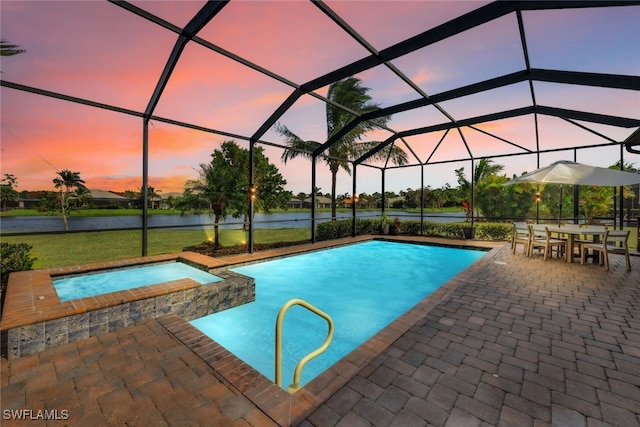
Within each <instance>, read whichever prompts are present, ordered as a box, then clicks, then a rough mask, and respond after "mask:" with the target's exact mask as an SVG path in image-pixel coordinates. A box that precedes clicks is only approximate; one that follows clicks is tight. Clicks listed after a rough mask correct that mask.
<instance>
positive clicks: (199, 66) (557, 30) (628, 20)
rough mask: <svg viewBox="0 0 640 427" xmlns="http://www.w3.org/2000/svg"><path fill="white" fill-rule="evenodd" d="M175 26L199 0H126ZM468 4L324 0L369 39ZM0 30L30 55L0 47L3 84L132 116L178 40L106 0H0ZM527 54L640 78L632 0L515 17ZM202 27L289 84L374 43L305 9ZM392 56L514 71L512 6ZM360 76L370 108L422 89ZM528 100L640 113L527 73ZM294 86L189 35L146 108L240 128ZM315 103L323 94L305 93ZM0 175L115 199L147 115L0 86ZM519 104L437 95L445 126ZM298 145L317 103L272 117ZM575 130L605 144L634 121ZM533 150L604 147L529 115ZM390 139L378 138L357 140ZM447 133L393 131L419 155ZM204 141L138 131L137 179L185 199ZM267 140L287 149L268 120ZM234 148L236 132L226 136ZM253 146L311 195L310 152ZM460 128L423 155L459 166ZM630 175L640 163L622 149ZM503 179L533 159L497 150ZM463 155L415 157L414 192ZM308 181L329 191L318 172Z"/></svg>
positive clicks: (475, 141)
mask: <svg viewBox="0 0 640 427" xmlns="http://www.w3.org/2000/svg"><path fill="white" fill-rule="evenodd" d="M131 3H132V4H134V5H136V6H138V7H140V8H142V9H145V10H147V11H149V12H150V13H152V14H154V15H157V16H159V17H161V18H163V19H165V20H167V21H169V22H170V23H172V24H174V25H176V26H180V27H182V26H184V25H185V24H186V23H187V22H188V21H189V20H190V19H191V17H192V16H193V15H194V14H195V13H196V12H197V11H198V10H199V9H200V8H201V7H202V5H203V4H204V2H203V1H132V2H131ZM486 3H487V2H479V1H407V2H404V1H369V2H365V1H327V2H326V4H327V5H328V6H329V7H330V8H331V9H332V10H334V11H335V12H336V13H338V14H339V15H340V16H341V17H342V19H344V21H346V22H347V23H348V24H349V25H350V26H351V27H352V28H353V29H355V31H357V32H358V33H359V34H360V35H361V36H362V37H363V38H364V39H366V40H367V41H368V42H369V43H370V44H371V45H372V46H373V47H374V48H375V49H377V50H382V49H384V48H386V47H389V46H391V45H393V44H395V43H398V42H400V41H402V40H404V39H406V38H408V37H411V36H413V35H416V34H419V33H421V32H423V31H425V30H427V29H429V28H432V27H434V26H437V25H439V24H442V23H444V22H447V21H449V20H451V19H453V18H455V17H457V16H460V15H461V14H464V13H467V12H469V11H472V10H474V9H476V8H478V7H481V6H483V5H484V4H486ZM0 8H1V10H0V14H1V15H0V19H1V22H0V24H1V25H0V27H1V37H2V39H5V40H8V41H9V42H11V43H14V44H18V45H19V46H20V47H21V48H23V49H25V50H26V52H25V53H23V54H20V55H17V56H12V57H3V58H2V63H1V64H0V65H1V71H2V74H1V75H0V78H1V79H3V80H6V81H8V82H12V83H19V84H24V85H28V86H32V87H35V88H38V89H45V90H50V91H53V92H58V93H62V94H66V95H71V96H76V97H80V98H84V99H88V100H91V101H95V102H100V103H105V104H109V105H113V106H118V107H122V108H126V109H130V110H135V111H138V112H142V111H144V110H145V108H146V106H147V104H148V102H149V99H150V97H151V94H152V93H153V90H154V88H155V86H156V84H157V82H158V79H159V77H160V74H161V72H162V69H163V67H164V64H165V63H166V61H167V58H168V57H169V54H170V52H171V49H172V48H173V45H174V43H175V41H176V38H177V36H176V34H175V33H173V32H171V31H168V30H166V29H164V28H162V27H160V26H157V25H155V24H152V23H150V22H148V21H146V20H144V19H142V18H139V17H137V16H135V15H134V14H132V13H130V12H128V11H126V10H124V9H122V8H120V7H119V6H116V5H114V4H111V3H108V2H103V1H11V0H2V2H1V3H0ZM523 20H524V26H525V35H526V39H527V47H528V51H529V55H530V58H531V66H532V67H534V68H547V69H556V70H568V71H583V72H596V73H610V74H624V75H635V76H638V75H640V6H631V7H629V6H625V7H612V8H597V9H578V10H558V11H525V12H523ZM198 36H199V37H201V38H203V39H205V40H208V41H209V42H211V43H213V44H215V45H217V46H219V47H220V48H222V49H225V50H227V51H229V52H231V53H233V54H235V55H239V56H241V57H243V58H245V59H246V60H248V61H250V62H252V63H253V64H256V65H258V66H260V67H263V68H265V69H268V70H270V71H271V72H273V73H275V74H277V75H279V76H281V77H283V78H284V79H286V80H289V81H291V82H293V83H295V84H304V83H306V82H308V81H310V80H312V79H314V78H316V77H319V76H321V75H323V74H326V73H327V72H329V71H332V70H334V69H336V68H339V67H341V66H344V65H346V64H349V63H352V62H354V61H356V60H358V59H361V58H363V57H366V56H368V55H369V53H368V52H367V51H366V50H365V49H364V48H363V47H362V46H360V45H359V44H358V43H357V42H355V41H354V40H353V39H351V38H350V37H349V36H347V35H346V33H345V32H344V31H343V30H341V29H340V28H339V27H338V26H337V25H336V24H335V23H333V22H332V21H331V20H330V19H329V18H328V17H327V16H326V15H324V14H323V13H322V12H321V11H320V10H319V9H318V8H317V7H315V6H314V5H313V4H311V3H310V2H307V1H301V0H300V1H269V0H265V1H244V0H232V1H231V2H230V3H229V4H228V5H227V6H225V7H224V8H223V10H222V11H221V12H220V13H219V14H218V16H216V17H215V18H214V19H213V20H212V21H211V22H210V23H209V24H208V25H207V26H206V27H205V28H204V29H203V30H202V31H201V32H200V33H199V34H198ZM392 62H393V64H394V65H395V66H396V67H397V68H398V69H400V70H401V71H402V72H403V73H404V74H405V75H406V76H408V77H409V78H411V79H412V80H413V81H414V82H415V83H416V84H417V85H419V86H420V88H421V89H422V90H423V91H425V92H426V93H427V94H429V95H434V94H438V93H441V92H444V91H447V90H451V89H454V88H457V87H461V86H464V85H468V84H471V83H475V82H479V81H483V80H486V79H489V78H494V77H498V76H501V75H504V74H507V73H511V72H515V71H520V70H523V69H525V67H526V65H525V61H524V56H523V53H522V45H521V42H520V37H519V33H518V26H517V18H516V15H515V13H511V14H508V15H506V16H504V17H502V18H499V19H496V20H494V21H492V22H489V23H487V24H485V25H482V26H480V27H477V28H475V29H473V30H471V31H467V32H465V33H463V34H459V35H457V36H454V37H452V38H450V39H447V40H445V41H443V42H439V43H435V44H433V45H430V46H428V47H425V48H423V49H420V50H418V51H416V52H413V53H411V54H409V55H406V56H403V57H400V58H398V59H396V60H394V61H392ZM356 77H358V78H360V79H362V81H363V85H364V86H366V87H369V88H371V91H370V92H369V93H370V95H371V96H372V98H373V99H374V101H376V102H378V103H380V104H381V105H382V106H383V107H384V106H390V105H394V104H397V103H399V102H405V101H410V100H414V99H418V98H420V95H419V94H418V93H417V92H416V91H414V90H413V89H412V88H411V87H409V86H408V85H407V84H406V83H404V82H403V81H402V80H401V79H400V78H398V77H397V76H396V75H395V74H393V73H392V72H391V71H390V70H389V69H388V68H386V67H384V66H380V67H375V68H372V69H370V70H367V71H365V72H363V73H362V74H360V75H357V76H356ZM534 89H535V91H536V100H537V103H538V104H539V105H544V106H553V107H560V108H568V109H575V110H581V111H587V112H593V113H601V114H608V115H616V116H622V117H627V118H635V119H638V118H640V95H639V94H638V92H637V91H628V90H612V89H602V88H594V87H580V86H571V85H559V84H552V83H540V82H535V83H534ZM292 91H293V89H292V88H291V87H290V86H288V85H287V84H285V83H281V82H279V81H277V80H274V79H272V78H270V77H267V76H265V75H263V74H261V73H259V72H257V71H254V70H252V69H251V68H248V67H246V66H244V65H242V64H240V63H238V62H236V61H234V60H232V59H229V58H226V57H225V56H223V55H220V54H218V53H215V52H213V51H211V50H208V49H206V48H204V47H202V46H200V45H198V44H196V43H189V44H188V45H187V47H186V48H185V50H184V52H183V54H182V57H181V59H180V61H179V63H178V65H177V67H176V68H175V70H174V73H173V75H172V77H171V79H170V81H169V83H168V85H167V87H166V89H165V91H164V94H163V96H162V98H161V99H160V102H159V103H158V106H157V108H156V110H155V112H154V114H155V115H157V116H160V117H165V118H171V119H175V120H179V121H183V122H187V123H190V124H195V125H200V126H203V127H207V128H211V129H216V130H220V131H224V132H228V133H231V134H234V135H240V136H244V137H249V136H251V135H253V134H254V133H255V132H256V130H257V129H258V128H260V126H261V125H262V124H263V123H264V122H265V120H267V118H268V117H269V116H270V115H271V114H272V112H273V111H274V110H276V109H277V108H278V107H279V106H280V104H281V103H282V102H283V101H284V100H285V99H286V98H287V97H288V96H289V95H290V94H291V93H292ZM318 93H319V94H320V95H322V96H325V95H326V93H327V88H323V89H321V90H319V91H318ZM0 97H1V98H0V102H1V130H2V134H1V143H2V152H1V153H0V154H1V156H2V157H1V162H2V163H1V169H2V173H3V174H5V173H11V174H13V175H15V176H16V177H17V178H18V189H19V190H52V189H53V184H52V179H53V178H55V176H56V171H59V170H62V169H71V170H73V171H77V172H80V174H81V177H82V178H83V179H84V180H85V181H86V184H87V186H88V187H89V188H93V189H103V190H113V191H123V190H135V189H139V188H140V187H141V184H142V182H141V174H142V172H141V170H142V129H143V126H142V119H140V118H138V117H133V116H128V115H124V114H120V113H115V112H110V111H106V110H101V109H96V108H91V107H87V106H83V105H79V104H74V103H70V102H65V101H61V100H56V99H51V98H46V97H43V96H40V95H35V94H29V93H26V92H22V91H18V90H15V89H12V88H7V87H2V88H1V89H0ZM531 104H532V101H531V96H530V92H529V85H528V83H520V84H515V85H511V86H508V87H505V88H502V89H499V90H495V91H491V92H490V93H480V94H477V95H473V96H468V97H465V98H461V99H457V100H455V101H450V102H443V103H442V104H440V106H441V107H442V108H443V109H444V110H446V112H447V113H448V114H450V115H451V116H452V117H453V118H455V119H456V120H459V119H465V118H470V117H475V116H479V115H484V114H488V113H492V112H496V111H503V110H508V109H512V108H518V107H525V106H529V105H531ZM279 121H280V123H282V124H284V125H286V126H288V127H289V128H290V129H291V130H292V131H294V132H295V133H297V134H298V135H299V136H300V137H302V138H304V139H309V140H316V141H321V142H323V141H325V140H326V122H325V107H324V103H323V102H322V101H320V100H318V99H316V98H314V97H312V96H309V95H307V96H303V97H302V98H301V99H300V100H299V101H298V102H297V103H296V104H295V105H294V106H293V107H292V108H290V109H289V110H288V111H287V112H286V113H285V114H284V115H283V116H282V117H281V119H280V120H279ZM447 121H448V119H447V118H446V117H445V116H444V115H443V114H442V113H441V112H439V111H438V110H437V109H435V108H434V107H432V106H431V107H425V108H421V109H417V110H414V111H410V112H405V113H400V114H397V115H394V116H393V118H392V120H391V121H390V123H389V127H390V128H391V129H393V130H395V131H402V130H406V129H412V128H417V127H423V126H429V125H434V124H440V123H446V122H447ZM580 124H582V125H584V126H587V127H588V128H589V129H591V130H592V131H594V132H598V133H601V134H603V135H604V136H606V137H609V138H612V139H614V140H617V141H622V140H624V139H626V138H627V137H628V136H629V135H630V134H631V133H632V132H633V131H634V130H635V129H624V128H616V127H611V126H604V125H596V124H592V123H583V122H580ZM539 125H540V135H539V138H540V147H541V149H551V148H560V147H571V146H574V145H577V146H585V145H591V144H601V143H606V142H608V141H607V140H606V139H604V138H601V137H599V136H598V135H596V134H595V133H592V132H589V131H587V130H584V129H581V128H580V127H578V126H575V125H573V124H571V123H568V122H566V121H564V120H561V119H559V118H554V117H547V116H539ZM478 128H480V129H482V130H483V131H486V132H489V133H491V134H494V135H496V136H499V137H500V138H502V139H504V140H507V141H509V142H512V143H514V144H517V145H520V146H522V147H526V148H529V149H535V143H536V140H535V128H534V118H533V116H522V117H518V118H514V119H507V120H500V121H494V122H491V123H485V124H483V125H479V126H478ZM389 135H390V133H389V132H387V131H378V132H374V133H371V134H369V135H368V136H367V139H368V140H383V139H386V138H387V137H388V136H389ZM443 135H444V132H437V133H431V134H426V135H419V136H414V137H409V138H406V141H407V142H408V143H409V145H410V146H411V148H412V149H413V151H414V152H415V153H416V155H417V156H418V158H419V160H416V159H415V158H413V156H412V155H410V160H411V162H412V163H414V164H417V163H418V161H421V162H425V161H426V160H427V159H428V158H429V157H430V156H431V154H432V152H433V150H434V149H435V147H436V146H437V144H438V143H439V141H440V139H441V138H442V137H443ZM463 135H464V137H465V139H466V141H467V143H468V144H469V146H470V148H471V150H472V153H473V155H474V156H487V155H498V154H503V153H516V152H519V151H521V150H520V149H518V148H516V147H513V146H512V145H509V144H507V143H505V142H503V141H501V140H499V139H495V138H492V137H489V136H487V135H485V134H483V133H481V132H478V131H476V130H473V129H470V128H464V129H463ZM226 139H231V138H228V137H225V136H222V135H217V134H211V133H206V132H201V131H196V130H190V129H185V128H182V127H179V126H174V125H170V124H166V123H163V122H159V121H153V122H152V124H151V126H150V137H149V141H150V156H149V185H151V186H153V187H155V188H156V189H159V190H161V191H162V192H163V193H169V192H175V191H177V192H182V190H183V187H184V183H185V181H186V180H188V179H193V178H195V177H196V176H197V169H198V165H199V164H200V163H205V162H208V161H209V160H210V154H211V153H212V152H213V150H214V149H216V148H218V147H219V146H220V144H221V143H222V142H223V141H224V140H226ZM261 139H262V140H263V141H267V142H272V143H276V144H282V143H283V140H282V138H281V137H280V136H279V135H278V134H277V133H275V132H274V131H273V130H271V131H269V132H267V133H266V134H265V135H264V136H263V137H262V138H261ZM236 142H237V143H239V144H240V145H241V146H244V147H247V146H248V144H247V143H246V141H244V140H241V139H236ZM265 151H266V154H267V155H268V156H269V158H270V160H271V162H272V163H274V164H276V166H278V168H279V169H280V171H281V173H282V174H283V175H284V177H285V179H287V181H288V185H287V189H289V190H291V191H293V192H294V194H295V193H298V192H307V193H308V192H310V191H311V174H310V170H311V167H310V162H309V161H308V160H306V159H302V158H300V159H295V160H293V161H290V162H289V163H287V164H286V165H285V164H284V163H282V162H281V160H280V156H281V154H282V150H281V149H279V148H276V147H271V146H267V145H265ZM467 157H468V153H467V151H466V149H465V147H464V143H463V141H462V139H461V137H460V135H459V134H458V133H457V132H454V131H452V132H450V133H449V134H448V135H447V137H446V138H445V139H444V140H443V142H442V144H441V145H440V146H439V148H438V149H437V150H436V151H435V153H433V156H432V157H431V161H432V162H438V161H444V160H454V159H458V158H467ZM560 159H567V160H574V153H573V151H567V152H556V153H551V154H543V155H541V157H540V166H546V165H547V164H549V163H551V162H553V161H556V160H560ZM576 159H577V161H579V162H582V163H588V164H593V165H597V166H609V165H611V164H613V163H615V162H616V161H617V160H619V159H620V150H619V148H617V147H613V148H612V147H608V148H598V149H590V150H578V151H577V155H576ZM625 161H628V162H631V163H635V165H636V166H637V167H640V156H638V155H632V154H629V153H626V152H625ZM495 162H496V163H499V164H503V165H505V166H506V169H505V173H507V174H508V175H512V174H518V175H519V174H521V173H522V172H524V171H531V170H533V169H535V168H536V167H537V165H536V156H535V155H527V156H517V157H512V158H506V157H503V158H497V159H495ZM462 166H464V167H465V170H466V171H469V169H470V166H471V163H470V162H469V161H466V162H456V163H445V164H439V165H427V167H425V185H430V186H432V187H440V186H442V185H444V184H445V183H449V184H451V185H452V186H455V185H456V181H455V175H454V172H453V171H454V169H456V168H459V167H462ZM318 174H319V175H318V186H319V187H320V188H321V190H322V191H323V192H329V191H330V179H329V178H330V175H329V173H328V170H327V168H326V167H324V166H321V167H320V168H319V169H318ZM357 178H358V189H359V192H367V193H372V192H375V191H380V181H381V174H380V172H379V171H378V170H377V169H372V168H366V167H361V168H359V169H358V174H357ZM338 179H339V184H338V193H339V194H343V193H351V178H350V177H349V176H348V175H347V174H346V173H345V172H340V174H339V175H338ZM386 185H387V190H392V191H399V190H403V189H407V188H414V189H415V188H419V187H420V167H412V168H406V169H402V170H400V169H393V170H391V171H389V172H387V178H386Z"/></svg>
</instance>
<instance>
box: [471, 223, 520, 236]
mask: <svg viewBox="0 0 640 427" xmlns="http://www.w3.org/2000/svg"><path fill="white" fill-rule="evenodd" d="M476 228H477V230H476V231H477V233H476V236H477V238H479V239H482V240H509V239H510V238H511V229H512V225H511V224H505V223H500V222H493V223H492V222H487V223H479V224H478V225H477V227H476Z"/></svg>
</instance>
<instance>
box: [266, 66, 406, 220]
mask: <svg viewBox="0 0 640 427" xmlns="http://www.w3.org/2000/svg"><path fill="white" fill-rule="evenodd" d="M368 91H369V88H367V87H364V86H362V85H361V81H360V79H358V78H355V77H347V78H346V79H343V80H338V81H337V82H335V83H333V84H331V85H330V86H329V92H328V94H327V98H328V99H329V101H332V102H333V103H336V104H338V105H341V106H343V107H346V108H347V109H349V110H351V111H354V112H356V113H359V114H365V113H369V112H372V111H376V110H379V109H380V106H379V104H376V103H373V102H372V101H371V97H370V96H369V95H368V94H367V92H368ZM333 103H331V102H328V103H327V104H326V115H327V139H328V138H331V137H332V136H333V135H335V134H336V133H337V132H339V131H340V130H341V129H342V128H343V127H344V126H345V125H347V124H348V123H349V122H351V121H352V120H353V119H354V118H355V117H354V116H353V114H351V113H349V112H348V111H345V110H344V109H342V108H338V107H336V105H334V104H333ZM389 120H391V116H383V117H379V118H377V119H374V120H371V121H364V122H361V123H359V124H358V125H357V126H356V127H354V128H353V129H352V130H351V131H349V132H348V133H347V134H346V135H344V136H343V137H341V138H340V139H339V140H337V141H336V142H335V143H334V144H333V145H332V146H331V147H329V148H328V149H327V150H326V151H325V152H324V153H323V154H322V156H321V158H322V159H323V160H324V161H325V162H326V163H327V165H328V166H329V170H330V171H331V217H332V219H335V218H336V177H337V174H338V171H339V170H340V169H344V170H345V171H346V172H347V173H349V174H350V173H351V169H350V166H349V161H347V160H346V159H351V158H354V157H359V156H361V155H363V154H365V153H367V152H368V151H370V150H371V149H372V148H374V147H376V146H377V145H378V144H380V142H378V141H367V142H362V141H360V140H361V139H362V137H364V135H365V134H366V133H367V132H369V131H371V130H373V129H378V128H381V127H384V126H385V125H386V124H387V123H388V122H389ZM275 129H276V131H277V132H278V133H279V134H280V135H282V136H283V137H284V138H285V143H286V144H287V146H288V148H287V149H285V151H284V153H283V154H282V160H283V161H284V162H285V163H286V162H287V161H288V160H290V159H293V158H295V157H298V156H303V157H308V158H311V157H312V155H311V153H312V152H313V151H314V150H315V149H316V148H318V147H319V146H320V145H321V144H320V143H319V142H317V141H305V140H303V139H302V138H300V137H299V136H297V135H296V134H295V133H293V132H292V131H290V130H289V129H288V128H287V127H286V126H284V125H281V124H277V125H276V128H275ZM387 158H389V160H390V161H391V162H392V163H395V164H397V165H403V164H406V163H407V155H406V153H405V152H404V150H402V149H401V148H400V147H397V146H395V145H392V146H391V148H388V149H385V150H380V151H379V152H377V153H376V154H375V155H374V156H372V160H384V159H387Z"/></svg>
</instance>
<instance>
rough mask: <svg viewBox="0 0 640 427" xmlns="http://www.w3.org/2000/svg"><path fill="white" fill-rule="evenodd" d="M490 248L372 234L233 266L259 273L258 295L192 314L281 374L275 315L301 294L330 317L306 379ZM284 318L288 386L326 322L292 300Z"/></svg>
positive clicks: (261, 368) (263, 367)
mask: <svg viewBox="0 0 640 427" xmlns="http://www.w3.org/2000/svg"><path fill="white" fill-rule="evenodd" d="M484 254H485V252H483V251H477V250H466V249H456V248H447V247H438V246H426V245H416V244H403V243H392V242H382V241H370V242H365V243H359V244H354V245H349V246H342V247H338V248H334V249H329V250H323V251H318V252H313V253H308V254H303V255H297V256H293V257H288V258H282V259H277V260H273V261H267V262H261V263H258V264H251V265H246V266H243V267H239V268H234V269H233V271H235V272H238V273H240V274H244V275H246V276H251V277H253V278H255V280H256V300H255V301H254V302H252V303H248V304H244V305H242V306H239V307H235V308H231V309H229V310H225V311H222V312H220V313H215V314H212V315H209V316H206V317H202V318H200V319H195V320H193V321H191V324H192V325H194V326H195V327H196V328H198V329H199V330H200V331H202V332H203V333H204V334H206V335H208V336H209V337H211V338H212V339H214V340H215V341H217V342H218V343H220V344H221V345H222V346H224V347H225V348H226V349H228V350H229V351H231V352H232V353H234V354H235V355H236V356H238V357H239V358H240V359H242V360H243V361H245V362H246V363H248V364H249V365H251V366H252V367H253V368H254V369H256V370H257V371H258V372H260V373H262V374H263V375H264V376H266V377H267V378H269V379H271V380H272V381H274V382H275V367H274V366H275V365H274V363H275V362H274V360H275V322H276V318H277V316H278V312H279V310H280V308H281V307H282V306H283V305H284V304H285V303H286V302H287V301H289V300H290V299H292V298H301V299H303V300H305V301H307V302H308V303H310V304H312V305H314V306H315V307H317V308H318V309H320V310H322V311H324V312H325V313H327V314H328V315H329V316H331V317H332V319H333V321H334V325H335V331H334V337H333V341H332V343H331V345H330V346H329V349H328V350H327V351H326V352H325V353H324V354H322V355H320V356H318V357H317V358H315V359H313V360H312V361H311V362H309V363H308V364H307V365H306V367H305V368H304V370H303V372H302V377H301V381H300V385H301V386H302V385H304V384H306V383H307V382H309V381H310V380H312V379H313V378H315V377H316V376H317V375H319V374H320V373H322V372H324V371H325V370H326V369H327V368H329V367H330V366H331V365H333V364H334V363H335V362H337V361H338V360H340V359H342V358H343V357H344V356H346V355H347V354H348V353H350V352H351V351H352V350H354V349H355V348H357V347H358V346H360V345H361V344H362V343H363V342H365V341H366V340H367V339H369V338H370V337H372V336H373V335H375V334H376V333H377V332H379V331H380V330H381V329H383V328H384V327H385V326H387V325H388V324H389V323H391V322H392V321H394V320H395V319H396V318H398V317H400V316H401V315H402V314H403V313H405V312H406V311H408V310H409V309H410V308H411V307H413V306H414V305H415V304H417V303H418V302H420V301H421V300H422V299H424V298H425V297H426V296H428V295H429V294H430V293H431V292H433V291H434V290H436V289H438V288H439V287H440V286H441V285H443V284H444V283H445V282H447V281H448V280H449V279H451V278H452V277H453V276H455V275H456V274H458V273H459V272H460V271H462V270H463V269H465V268H466V267H467V266H469V265H470V264H471V263H473V262H474V261H476V260H477V259H479V258H480V257H482V256H483V255H484ZM283 324H284V326H283V345H282V348H283V356H282V360H283V367H282V387H283V388H284V389H286V388H287V387H288V386H289V384H291V382H292V378H293V371H294V369H295V366H296V364H297V363H298V362H299V360H300V359H301V358H302V357H304V356H305V355H307V354H308V353H309V352H311V351H313V350H314V349H316V348H317V347H319V346H320V345H321V344H322V343H323V342H324V339H325V338H326V336H327V322H326V321H325V320H324V319H322V318H320V317H318V316H317V315H315V314H313V313H311V312H310V311H308V310H307V309H305V308H303V307H300V306H293V307H292V308H291V309H290V310H289V311H288V312H287V315H286V316H285V319H284V323H283Z"/></svg>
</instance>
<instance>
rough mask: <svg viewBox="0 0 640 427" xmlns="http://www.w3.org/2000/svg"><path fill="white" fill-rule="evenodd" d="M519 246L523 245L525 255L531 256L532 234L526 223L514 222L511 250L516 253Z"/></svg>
mask: <svg viewBox="0 0 640 427" xmlns="http://www.w3.org/2000/svg"><path fill="white" fill-rule="evenodd" d="M518 244H521V245H522V247H523V250H524V254H525V255H526V256H529V246H530V245H531V234H530V233H529V227H528V226H527V223H526V222H514V223H513V231H512V233H511V249H512V250H513V253H514V254H515V253H516V249H517V247H518Z"/></svg>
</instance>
